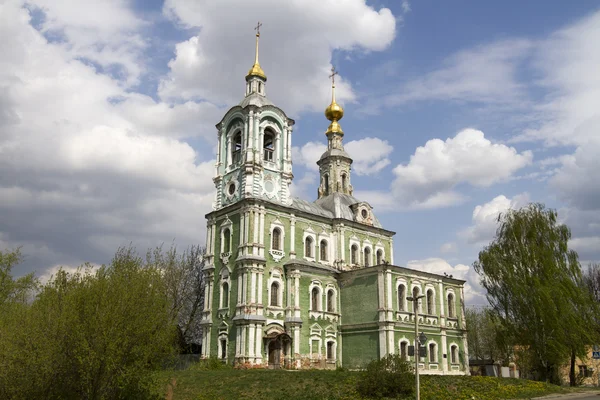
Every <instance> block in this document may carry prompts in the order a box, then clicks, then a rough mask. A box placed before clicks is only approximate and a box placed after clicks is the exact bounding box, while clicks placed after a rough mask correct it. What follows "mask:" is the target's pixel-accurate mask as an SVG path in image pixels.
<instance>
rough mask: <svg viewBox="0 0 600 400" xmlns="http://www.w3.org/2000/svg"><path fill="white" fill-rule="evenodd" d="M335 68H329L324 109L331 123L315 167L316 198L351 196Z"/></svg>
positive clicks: (349, 163)
mask: <svg viewBox="0 0 600 400" xmlns="http://www.w3.org/2000/svg"><path fill="white" fill-rule="evenodd" d="M337 74H338V73H337V71H336V70H335V67H331V75H329V77H330V78H331V104H329V106H328V107H327V108H326V109H325V117H326V118H327V119H328V120H329V121H331V123H330V124H329V126H328V127H327V131H325V135H327V151H326V152H325V153H323V155H322V156H321V158H320V159H319V161H317V165H318V166H319V172H320V175H321V184H320V185H319V190H318V198H319V199H320V198H322V197H325V196H329V195H330V194H333V193H343V194H347V195H352V185H350V168H351V165H352V159H351V158H350V156H349V155H348V153H346V152H345V151H344V145H343V143H342V142H343V138H344V131H343V130H342V127H341V125H340V124H339V120H340V119H342V117H343V116H344V109H343V108H342V106H340V105H339V104H338V103H337V102H336V101H335V76H336V75H337Z"/></svg>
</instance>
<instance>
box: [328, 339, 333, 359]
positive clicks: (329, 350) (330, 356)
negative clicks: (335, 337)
mask: <svg viewBox="0 0 600 400" xmlns="http://www.w3.org/2000/svg"><path fill="white" fill-rule="evenodd" d="M334 358H335V357H334V354H333V342H327V360H329V361H332V360H333V359H334Z"/></svg>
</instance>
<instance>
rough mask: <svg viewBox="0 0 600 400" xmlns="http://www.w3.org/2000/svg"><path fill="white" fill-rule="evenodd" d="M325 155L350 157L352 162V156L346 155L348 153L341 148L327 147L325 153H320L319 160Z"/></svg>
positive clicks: (325, 156)
mask: <svg viewBox="0 0 600 400" xmlns="http://www.w3.org/2000/svg"><path fill="white" fill-rule="evenodd" d="M327 157H344V158H348V159H350V162H352V158H351V157H350V156H349V155H348V153H346V151H344V150H341V149H328V150H327V151H326V152H325V153H323V154H321V158H319V161H321V160H323V159H325V158H327Z"/></svg>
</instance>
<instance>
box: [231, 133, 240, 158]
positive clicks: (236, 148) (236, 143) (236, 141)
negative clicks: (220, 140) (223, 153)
mask: <svg viewBox="0 0 600 400" xmlns="http://www.w3.org/2000/svg"><path fill="white" fill-rule="evenodd" d="M231 156H232V161H233V163H234V164H237V163H239V162H240V160H241V159H242V132H238V133H236V134H235V135H234V136H233V151H232V154H231Z"/></svg>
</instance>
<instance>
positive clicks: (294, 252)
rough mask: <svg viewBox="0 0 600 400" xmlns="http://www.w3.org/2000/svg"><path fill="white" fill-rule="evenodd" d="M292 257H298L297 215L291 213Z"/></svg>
mask: <svg viewBox="0 0 600 400" xmlns="http://www.w3.org/2000/svg"><path fill="white" fill-rule="evenodd" d="M290 258H292V259H293V258H296V216H295V215H294V214H291V215H290Z"/></svg>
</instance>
